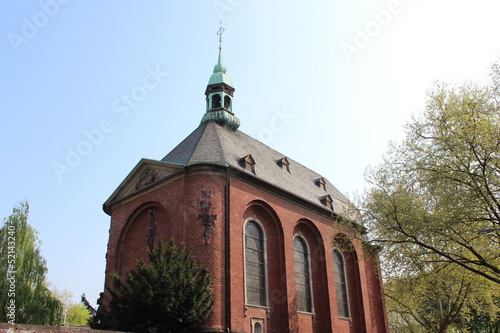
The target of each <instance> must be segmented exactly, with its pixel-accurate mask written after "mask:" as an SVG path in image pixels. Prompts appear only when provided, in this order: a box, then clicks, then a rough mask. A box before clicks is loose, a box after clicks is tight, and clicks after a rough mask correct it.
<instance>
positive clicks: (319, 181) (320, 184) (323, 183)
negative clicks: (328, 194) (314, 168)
mask: <svg viewBox="0 0 500 333" xmlns="http://www.w3.org/2000/svg"><path fill="white" fill-rule="evenodd" d="M315 183H316V186H318V187H319V188H320V189H322V190H323V191H326V181H325V178H323V177H321V178H318V179H316V181H315Z"/></svg>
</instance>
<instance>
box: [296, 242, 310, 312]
mask: <svg viewBox="0 0 500 333" xmlns="http://www.w3.org/2000/svg"><path fill="white" fill-rule="evenodd" d="M293 252H294V257H295V281H296V285H297V305H298V310H299V311H303V312H312V297H311V273H310V272H311V270H310V266H309V251H308V248H307V244H306V241H305V240H304V239H303V238H302V237H300V236H297V237H295V239H294V241H293Z"/></svg>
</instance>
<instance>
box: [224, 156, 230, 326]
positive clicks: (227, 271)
mask: <svg viewBox="0 0 500 333" xmlns="http://www.w3.org/2000/svg"><path fill="white" fill-rule="evenodd" d="M226 170H227V172H226V186H225V188H224V242H225V244H224V252H225V281H226V290H225V292H226V332H227V333H231V289H230V288H231V281H230V278H231V274H230V269H229V267H230V263H231V261H230V258H229V254H230V248H229V247H230V246H229V245H230V244H229V240H230V237H229V229H230V228H229V222H230V218H229V206H230V202H229V200H230V195H229V165H227V164H226Z"/></svg>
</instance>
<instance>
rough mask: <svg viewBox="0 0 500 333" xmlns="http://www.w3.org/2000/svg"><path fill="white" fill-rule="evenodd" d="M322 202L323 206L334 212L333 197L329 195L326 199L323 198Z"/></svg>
mask: <svg viewBox="0 0 500 333" xmlns="http://www.w3.org/2000/svg"><path fill="white" fill-rule="evenodd" d="M320 201H321V203H322V204H323V205H325V206H326V207H327V208H328V209H331V210H333V199H332V197H331V196H330V195H329V194H327V195H325V196H324V197H322V198H321V199H320Z"/></svg>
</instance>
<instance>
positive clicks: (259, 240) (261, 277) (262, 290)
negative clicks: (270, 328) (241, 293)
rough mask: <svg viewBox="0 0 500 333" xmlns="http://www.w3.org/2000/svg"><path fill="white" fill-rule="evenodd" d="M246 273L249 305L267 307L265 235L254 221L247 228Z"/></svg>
mask: <svg viewBox="0 0 500 333" xmlns="http://www.w3.org/2000/svg"><path fill="white" fill-rule="evenodd" d="M245 272H246V298H247V304H251V305H260V306H266V305H267V302H266V274H265V273H266V272H265V256H264V233H263V231H262V228H261V227H260V226H259V225H258V224H257V223H256V222H254V221H249V222H248V223H247V224H246V226H245Z"/></svg>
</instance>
